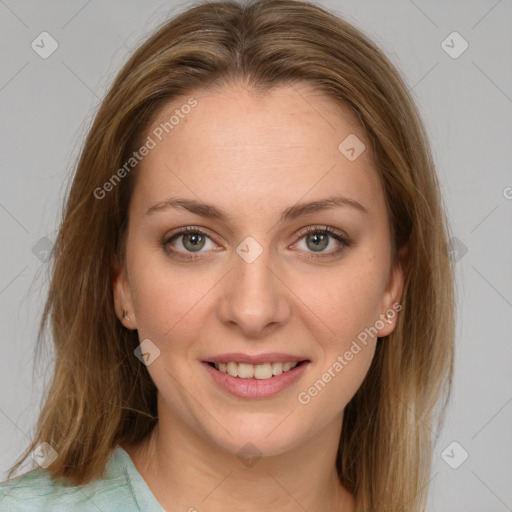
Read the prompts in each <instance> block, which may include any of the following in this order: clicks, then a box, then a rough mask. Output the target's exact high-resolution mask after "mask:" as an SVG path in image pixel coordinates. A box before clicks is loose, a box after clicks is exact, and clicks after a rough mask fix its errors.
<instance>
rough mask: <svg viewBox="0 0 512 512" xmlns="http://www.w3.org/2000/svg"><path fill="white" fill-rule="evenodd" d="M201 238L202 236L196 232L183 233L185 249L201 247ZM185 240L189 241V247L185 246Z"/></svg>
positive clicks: (193, 249)
mask: <svg viewBox="0 0 512 512" xmlns="http://www.w3.org/2000/svg"><path fill="white" fill-rule="evenodd" d="M202 238H203V237H202V235H200V234H198V233H195V234H193V235H185V237H184V243H183V245H184V246H185V247H186V248H187V249H191V250H192V251H195V250H198V249H201V248H202V247H203V245H204V240H202ZM187 242H191V247H188V246H187ZM201 242H202V244H201Z"/></svg>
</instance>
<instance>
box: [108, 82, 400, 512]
mask: <svg viewBox="0 0 512 512" xmlns="http://www.w3.org/2000/svg"><path fill="white" fill-rule="evenodd" d="M190 96H194V98H196V100H197V102H198V104H197V106H196V107H195V108H194V109H192V111H191V112H190V114H188V115H187V116H185V118H184V119H181V120H180V122H179V124H178V125H176V126H175V128H174V129H173V130H172V132H170V133H169V135H166V136H165V137H164V138H163V140H162V141H161V142H160V143H159V144H158V145H157V146H156V147H155V148H154V149H152V150H151V151H150V152H149V154H148V155H147V156H146V157H145V158H144V159H143V160H142V162H141V164H140V165H139V167H138V168H137V171H136V172H137V173H139V175H138V176H137V183H136V186H135V189H134V193H133V196H132V199H131V204H130V208H129V228H128V236H127V260H126V261H127V263H126V267H121V266H120V265H116V267H115V279H114V282H113V291H114V299H115V304H116V310H117V312H118V315H119V318H120V320H121V319H122V317H121V314H122V311H123V310H126V311H127V312H128V318H124V319H122V322H123V323H124V325H125V326H126V327H127V328H129V329H138V333H139V338H140V340H141V341H142V340H144V339H146V338H148V339H150V340H151V341H152V343H154V345H155V346H157V347H158V349H159V350H160V355H159V357H157V358H156V359H155V360H154V361H153V362H152V363H151V364H150V365H149V366H147V369H148V371H149V373H150V375H151V378H152V379H153V381H154V382H155V384H156V386H157V388H158V414H159V424H158V426H157V427H156V428H155V430H154V431H153V433H152V435H151V436H150V437H149V438H148V440H147V441H146V442H144V443H143V444H140V445H138V446H123V448H124V449H125V450H126V451H127V452H128V453H129V455H130V456H131V458H132V460H133V461H134V464H135V466H136V467H137V469H138V471H139V472H140V473H141V475H142V476H143V478H144V479H145V481H146V482H147V484H148V486H149V488H150V489H151V491H152V492H153V494H154V495H155V497H156V499H157V500H158V501H159V502H160V503H161V504H162V506H163V507H164V508H165V509H166V510H173V511H174V510H183V511H185V510H194V509H197V510H201V511H208V512H217V511H225V510H243V511H258V512H261V511H267V510H268V511H270V510H280V511H284V512H291V511H299V510H301V511H302V510H304V509H305V510H309V511H317V510H318V511H320V510H321V511H325V510H333V511H334V510H339V511H353V510H355V502H354V498H353V496H351V495H350V494H349V493H348V491H347V490H345V489H344V488H343V487H342V486H341V485H340V483H339V480H338V477H337V474H336V469H335V460H336V451H337V447H338V441H339V436H340V432H341V426H342V420H343V410H344V408H345V406H346V404H347V403H348V402H349V401H350V399H351V398H352V396H353V395H354V393H355V392H356V391H357V389H358V388H359V386H360V385H361V383H362V381H363V379H364V377H365V375H366V374H367V371H368V369H369V366H370V363H371V360H372V358H373V355H374V350H375V346H376V344H377V343H378V342H379V343H385V341H378V340H377V337H383V336H386V335H388V334H389V333H390V332H391V331H392V330H393V329H394V328H395V325H396V318H397V315H394V317H393V318H392V319H391V320H390V322H389V323H385V322H384V326H383V327H382V328H381V329H379V331H378V335H377V336H374V337H373V338H372V337H369V338H368V342H367V345H366V346H363V345H361V347H362V350H361V351H360V352H359V353H358V354H357V355H355V356H354V358H353V359H352V360H351V361H350V362H348V364H347V365H346V366H345V367H344V368H343V370H342V371H340V372H338V373H336V377H335V378H332V379H331V381H330V382H329V383H328V384H327V385H326V386H325V388H324V389H323V390H322V391H321V392H319V393H318V394H317V396H315V397H314V398H312V399H311V401H310V402H309V403H308V404H306V405H304V404H302V403H300V402H299V401H298V395H299V393H300V392H304V391H307V390H308V388H309V387H310V386H311V385H312V384H313V383H314V382H315V381H316V380H317V379H319V378H321V376H322V374H324V373H325V372H326V371H327V370H328V368H329V367H331V368H332V366H333V363H334V362H335V361H336V360H337V357H338V356H339V355H343V354H344V353H345V352H346V351H347V350H349V348H350V346H351V343H352V341H353V340H355V339H356V338H357V335H358V334H359V333H361V332H362V331H364V329H365V328H369V327H370V326H373V325H375V322H376V321H377V320H378V319H379V318H381V319H382V318H383V317H382V316H380V315H383V314H385V313H386V311H388V310H390V309H392V305H393V304H395V305H396V303H397V302H399V299H400V296H401V293H402V287H403V280H404V272H403V268H404V261H405V257H406V252H405V249H404V250H402V251H401V252H400V253H399V255H400V263H401V264H400V265H398V266H396V267H393V266H392V261H391V241H390V231H389V229H390V228H389V220H388V217H387V213H386V207H385V199H384V191H383V189H382V186H381V183H380V180H379V178H378V175H377V173H376V170H375V166H374V161H373V157H372V154H371V143H370V142H369V140H368V139H367V138H366V137H365V133H364V130H363V129H362V128H361V126H360V125H359V124H358V123H357V121H356V119H355V118H354V117H353V115H352V114H351V113H350V111H349V110H347V109H345V108H342V107H340V106H339V105H337V104H336V103H334V102H333V100H331V99H330V98H327V97H325V96H322V95H321V94H318V93H317V92H314V91H313V90H312V89H310V88H308V87H307V86H305V85H304V86H303V85H301V86H299V85H294V86H290V85H286V86H280V87H279V88H277V89H274V90H273V91H272V92H271V93H267V94H265V95H257V94H254V93H253V92H251V91H250V90H249V89H248V88H247V86H245V85H242V84H232V85H229V86H224V87H223V88H222V89H221V90H218V91H215V92H211V91H210V92H208V91H198V92H196V93H194V94H193V95H192V94H191V95H189V96H184V97H182V98H179V99H175V100H174V101H173V102H172V103H170V104H167V105H166V106H165V107H164V108H163V109H162V110H161V112H160V113H159V115H158V116H157V118H156V119H155V120H154V123H153V127H156V126H158V125H159V124H160V123H161V122H165V121H166V120H168V119H169V118H170V116H171V115H172V114H173V112H174V110H175V109H176V108H180V106H181V105H183V104H184V103H185V102H186V101H187V99H188V98H189V97H190ZM150 133H151V131H148V133H147V134H150ZM349 134H356V136H357V137H358V138H359V139H360V140H361V141H362V142H363V143H364V144H365V145H366V150H365V151H363V153H362V154H361V155H360V156H359V157H358V158H357V159H355V160H354V161H349V160H348V159H347V158H346V157H345V156H344V155H343V154H342V153H341V152H340V151H339V150H338V145H339V144H340V142H341V141H343V140H344V139H345V138H346V137H347V136H348V135H349ZM171 196H173V197H175V196H179V197H183V198H187V199H193V200H198V201H203V202H206V203H208V204H211V205H213V206H214V207H215V208H218V209H221V210H223V211H225V212H226V213H227V215H228V216H229V217H228V220H227V222H225V223H224V222H221V221H219V220H217V219H212V218H206V217H202V216H200V215H198V214H196V213H192V212H190V211H187V210H185V209H183V208H169V209H166V210H161V211H158V212H155V213H153V214H151V215H147V214H145V212H146V210H147V209H148V208H149V207H151V206H153V205H154V204H156V203H158V202H160V201H163V200H165V199H167V198H169V197H171ZM331 196H344V197H347V198H351V199H353V200H355V201H358V202H359V203H360V204H361V205H363V206H364V208H366V209H367V212H366V213H364V212H361V211H359V210H358V209H356V208H353V207H350V206H343V207H334V208H330V209H324V210H321V211H317V212H313V213H309V214H307V215H304V216H301V217H299V218H296V219H293V220H285V221H282V222H280V221H279V214H280V212H281V211H282V210H283V209H285V208H287V207H290V206H293V205H295V204H296V203H303V202H309V201H314V200H320V199H324V198H328V197H331ZM315 225H320V226H321V227H324V226H331V227H332V228H333V229H334V230H335V231H337V232H338V231H339V232H343V233H345V234H346V235H348V237H349V238H350V240H351V244H350V245H349V246H347V247H344V248H343V249H342V251H341V252H340V253H338V254H337V255H333V254H334V252H335V251H336V249H337V248H339V247H341V244H340V243H339V242H337V241H336V239H335V238H332V237H329V238H328V240H329V242H328V245H327V246H325V245H322V249H321V251H320V252H316V251H315V247H316V246H315V244H314V243H312V242H311V241H309V242H308V237H307V236H306V235H304V234H301V230H302V229H303V228H306V227H308V226H315ZM186 226H195V227H201V228H203V229H204V230H205V231H207V233H208V235H207V237H206V240H205V242H204V245H201V244H199V246H200V248H199V252H194V251H193V249H192V250H191V249H190V247H191V246H192V247H194V246H193V244H191V243H190V240H188V244H187V245H183V243H185V241H186V239H187V236H186V234H185V236H183V234H182V235H181V236H178V237H177V238H175V239H174V241H172V242H171V243H168V244H167V249H169V247H171V248H174V249H175V250H176V251H178V252H180V253H181V254H183V255H185V256H186V255H192V257H197V259H195V260H181V259H176V258H174V257H173V256H171V254H172V253H170V252H169V251H168V252H166V247H164V245H165V242H166V241H167V240H168V238H169V236H170V235H172V234H173V233H174V232H175V231H176V230H177V228H182V227H186ZM318 233H319V234H322V231H321V229H320V230H318V231H317V234H318ZM247 236H252V237H253V238H254V239H255V240H256V241H257V242H258V243H259V244H260V246H261V248H262V251H263V252H262V253H261V255H260V256H259V257H258V258H257V259H256V260H255V261H253V262H252V263H248V262H247V261H245V260H244V259H243V258H241V257H240V256H239V255H238V254H237V252H236V248H237V246H238V245H239V244H240V243H241V242H242V240H244V239H245V238H246V237H247ZM208 237H209V238H208ZM322 254H324V255H325V254H327V255H329V254H331V256H324V257H323V258H322ZM307 256H311V257H313V258H314V257H315V256H317V258H316V259H308V258H307ZM227 352H248V353H251V354H258V353H263V352H284V353H287V354H296V355H300V356H304V358H305V359H309V360H310V361H311V364H310V366H309V368H308V369H307V370H306V372H305V374H303V376H302V377H301V378H300V379H299V380H298V381H297V382H295V383H294V384H293V385H292V386H291V387H288V388H287V389H285V390H284V391H282V392H281V393H279V394H278V395H276V396H274V397H271V398H266V399H247V398H245V399H244V398H239V397H234V396H231V395H229V394H227V393H226V392H225V391H223V390H222V389H221V388H220V387H219V386H218V385H217V384H216V383H215V382H214V381H213V380H212V379H211V376H210V375H209V374H208V372H207V371H206V370H205V369H204V368H203V365H202V364H201V361H203V360H205V359H206V358H207V356H212V355H220V354H223V353H227ZM141 364H142V363H141ZM331 371H332V370H331ZM248 442H250V443H252V444H253V445H254V446H256V447H257V449H258V450H259V452H260V453H261V454H262V458H261V459H259V460H258V461H257V463H256V464H254V465H252V467H247V466H246V465H244V464H243V463H242V462H241V459H240V458H239V457H238V456H237V452H238V451H239V450H240V449H241V447H243V446H244V445H246V443H248ZM192 507H194V508H192Z"/></svg>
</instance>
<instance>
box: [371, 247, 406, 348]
mask: <svg viewBox="0 0 512 512" xmlns="http://www.w3.org/2000/svg"><path fill="white" fill-rule="evenodd" d="M397 259H398V261H397V262H396V265H395V266H394V267H393V269H392V271H391V272H390V276H389V281H388V285H387V287H386V291H385V292H384V297H383V306H382V307H383V310H382V311H381V315H380V318H379V320H380V321H379V320H378V321H377V322H378V323H379V325H378V327H382V328H379V329H378V331H379V333H378V337H380V338H382V337H384V336H388V335H389V334H391V333H392V332H393V331H394V329H395V326H396V322H397V317H398V312H399V311H400V310H401V309H402V306H401V304H400V300H401V298H402V293H403V288H404V282H405V277H406V275H407V271H408V264H409V246H408V244H404V245H403V246H402V247H401V248H400V249H399V251H398V258H397ZM383 324H384V325H383Z"/></svg>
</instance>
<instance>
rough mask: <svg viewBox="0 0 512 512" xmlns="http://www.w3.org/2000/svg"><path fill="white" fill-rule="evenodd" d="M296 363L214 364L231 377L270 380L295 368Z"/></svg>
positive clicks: (231, 362)
mask: <svg viewBox="0 0 512 512" xmlns="http://www.w3.org/2000/svg"><path fill="white" fill-rule="evenodd" d="M297 364H298V363H297V362H293V363H291V362H287V363H263V364H255V365H254V364H248V363H235V362H233V361H230V362H229V363H215V368H217V370H219V371H221V372H223V373H227V374H229V375H231V376H232V377H239V378H241V379H252V378H253V377H254V378H256V379H261V380H264V379H270V378H272V377H273V376H274V375H281V373H283V372H287V371H289V370H291V369H292V368H295V367H296V366H297Z"/></svg>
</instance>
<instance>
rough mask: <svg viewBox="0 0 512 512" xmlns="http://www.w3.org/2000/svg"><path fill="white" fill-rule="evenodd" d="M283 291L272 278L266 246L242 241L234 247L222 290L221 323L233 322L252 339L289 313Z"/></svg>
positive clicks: (270, 263)
mask: <svg viewBox="0 0 512 512" xmlns="http://www.w3.org/2000/svg"><path fill="white" fill-rule="evenodd" d="M261 240H262V239H261ZM284 288H285V287H283V286H282V284H280V281H279V279H278V278H277V277H276V275H275V270H274V269H273V265H272V252H271V250H270V248H269V246H268V245H266V244H265V242H264V241H263V240H262V242H261V243H260V242H258V241H257V240H256V239H255V238H253V237H247V238H245V239H244V240H243V241H242V242H241V243H240V244H239V245H238V246H237V247H236V254H233V272H232V273H231V277H230V279H229V281H228V282H227V285H226V286H225V287H224V289H223V294H222V299H221V308H220V310H219V313H220V316H221V319H222V321H223V322H225V323H226V322H227V323H233V322H234V323H236V324H237V325H238V326H239V327H240V328H241V329H242V330H244V331H246V332H247V333H248V334H251V335H253V336H256V335H257V334H258V333H260V332H261V331H263V330H264V329H265V327H267V326H268V325H269V324H277V323H281V322H283V321H284V320H285V319H286V318H287V315H288V312H289V308H288V306H287V300H286V297H285V295H284Z"/></svg>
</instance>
